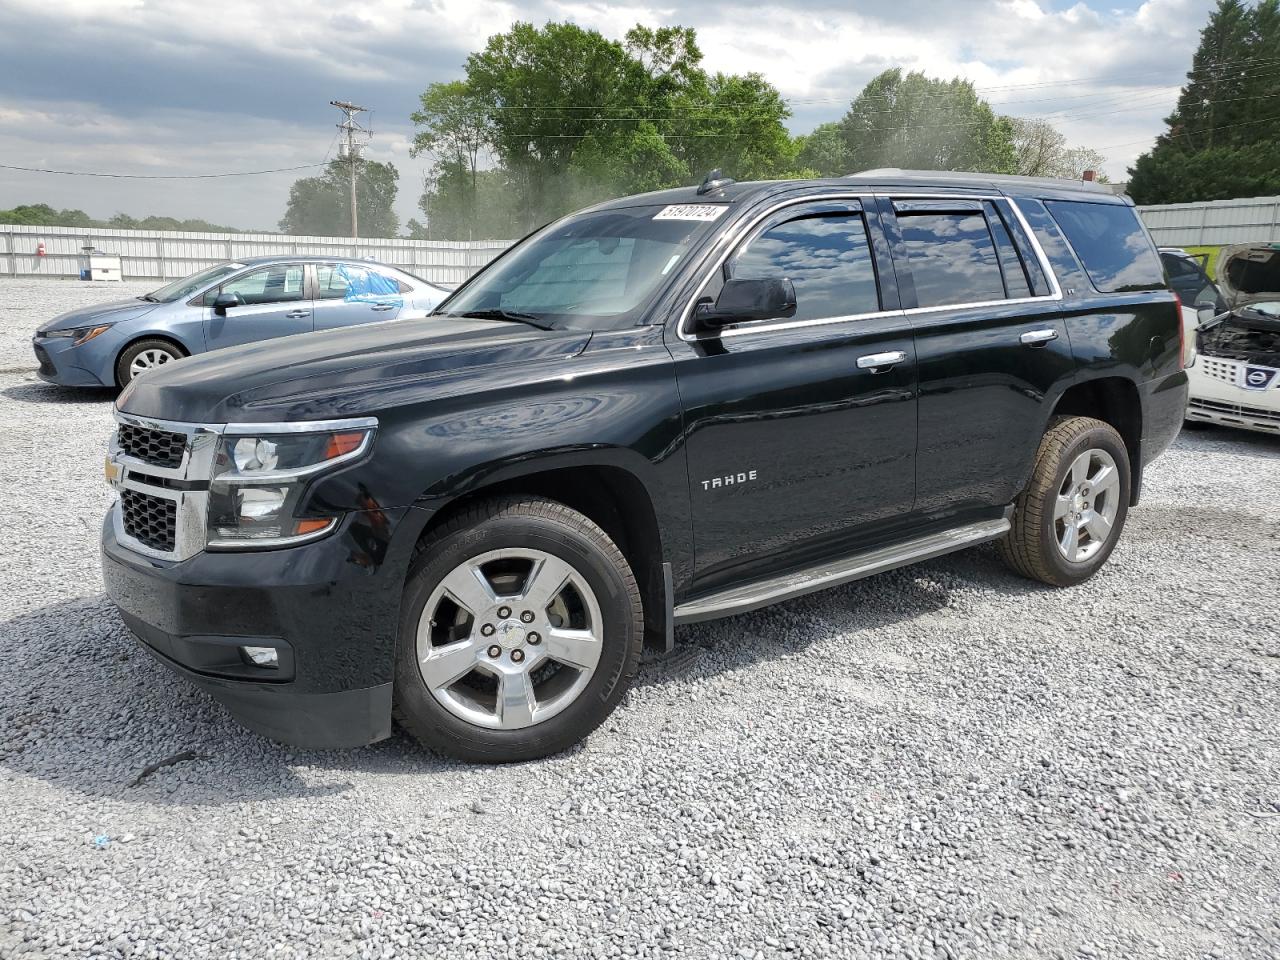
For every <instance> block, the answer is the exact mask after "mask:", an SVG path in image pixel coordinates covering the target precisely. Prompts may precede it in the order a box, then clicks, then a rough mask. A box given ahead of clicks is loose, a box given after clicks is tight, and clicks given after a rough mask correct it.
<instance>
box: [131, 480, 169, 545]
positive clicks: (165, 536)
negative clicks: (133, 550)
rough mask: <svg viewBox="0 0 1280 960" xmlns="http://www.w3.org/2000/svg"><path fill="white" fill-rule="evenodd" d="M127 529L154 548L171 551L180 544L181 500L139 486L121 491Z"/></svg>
mask: <svg viewBox="0 0 1280 960" xmlns="http://www.w3.org/2000/svg"><path fill="white" fill-rule="evenodd" d="M120 510H121V513H122V514H123V520H124V532H125V533H127V534H128V535H129V536H131V537H133V538H134V539H135V540H137V541H138V542H139V543H143V544H146V545H147V546H148V547H150V548H151V549H152V550H163V551H166V552H169V551H172V550H173V548H174V546H176V544H177V536H178V504H177V501H175V500H169V499H168V498H166V497H153V496H151V495H150V494H146V493H140V492H138V491H137V490H122V491H121V492H120Z"/></svg>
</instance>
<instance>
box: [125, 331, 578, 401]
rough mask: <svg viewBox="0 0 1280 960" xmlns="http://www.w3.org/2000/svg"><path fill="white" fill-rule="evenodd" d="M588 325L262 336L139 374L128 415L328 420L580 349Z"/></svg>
mask: <svg viewBox="0 0 1280 960" xmlns="http://www.w3.org/2000/svg"><path fill="white" fill-rule="evenodd" d="M590 339H591V334H590V333H589V332H584V331H566V330H537V329H534V328H532V327H526V326H522V325H519V324H515V323H504V322H495V321H491V320H468V319H455V318H443V317H426V318H423V319H421V320H391V321H387V322H385V323H376V324H368V325H365V326H358V327H345V328H342V329H338V330H331V331H325V332H321V333H304V334H299V335H297V336H293V337H282V338H280V339H277V340H263V341H260V342H258V343H252V344H247V345H245V346H242V347H230V348H227V349H224V350H217V351H214V352H212V353H206V354H201V355H199V356H195V357H190V358H188V359H186V360H182V361H180V362H178V363H174V364H170V365H166V366H164V367H160V368H158V369H156V370H153V371H150V372H148V373H145V374H143V375H142V376H140V377H138V378H137V379H136V380H134V381H133V383H132V384H131V385H130V386H129V387H128V388H127V389H126V390H125V391H124V392H123V393H122V394H121V395H120V398H119V400H118V401H117V404H116V405H117V407H118V408H119V409H120V410H121V411H122V412H124V413H129V414H133V415H134V416H139V417H154V418H156V419H161V420H178V421H182V422H184V423H245V422H263V423H270V422H279V421H285V420H326V419H336V418H340V417H354V416H363V415H366V414H374V413H377V412H378V410H379V409H382V408H384V407H385V406H386V405H387V404H388V403H393V402H397V401H405V400H413V399H418V398H420V399H429V398H430V397H431V396H432V395H437V394H439V393H440V392H441V391H442V390H443V391H447V392H448V393H450V394H455V395H456V394H457V393H464V392H466V391H467V390H468V386H467V383H468V381H470V382H473V383H478V382H479V381H480V380H481V379H482V378H484V377H485V376H486V375H487V374H488V373H489V372H491V371H492V370H494V369H495V368H496V367H503V368H505V367H508V366H509V365H520V366H522V367H523V366H524V365H527V364H529V363H533V362H536V361H539V360H549V359H553V358H564V357H568V356H573V355H576V354H577V353H580V352H581V351H582V350H583V348H584V347H585V346H586V345H587V342H588V341H589V340H590Z"/></svg>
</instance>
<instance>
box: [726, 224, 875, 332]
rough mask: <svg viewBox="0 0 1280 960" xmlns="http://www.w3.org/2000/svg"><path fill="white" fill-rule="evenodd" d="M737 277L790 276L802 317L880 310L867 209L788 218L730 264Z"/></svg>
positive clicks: (800, 317)
mask: <svg viewBox="0 0 1280 960" xmlns="http://www.w3.org/2000/svg"><path fill="white" fill-rule="evenodd" d="M729 269H730V275H731V276H732V277H733V278H734V279H735V280H760V279H770V278H773V277H786V278H788V279H790V280H791V282H792V284H794V285H795V288H796V313H795V317H794V319H796V320H821V319H828V318H831V317H848V316H854V315H856V314H861V313H875V312H876V311H878V310H879V309H880V295H879V292H878V290H877V288H876V272H875V266H874V265H873V263H872V260H871V245H870V243H869V242H868V239H867V228H866V225H865V224H864V223H863V222H862V216H861V214H856V213H854V214H839V215H815V216H807V217H801V218H799V219H796V220H788V221H787V222H786V223H780V224H778V225H777V226H773V227H770V228H769V229H768V230H766V231H765V232H764V233H762V234H760V236H758V237H756V238H755V239H754V240H752V241H751V243H750V244H749V245H748V246H747V248H746V249H745V250H743V251H742V253H740V254H739V255H738V256H737V257H736V258H735V259H734V260H733V261H732V262H731V264H730V268H729Z"/></svg>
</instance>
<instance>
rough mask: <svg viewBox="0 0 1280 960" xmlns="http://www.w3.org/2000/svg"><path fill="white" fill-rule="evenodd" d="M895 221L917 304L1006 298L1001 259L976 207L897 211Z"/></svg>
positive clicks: (979, 301)
mask: <svg viewBox="0 0 1280 960" xmlns="http://www.w3.org/2000/svg"><path fill="white" fill-rule="evenodd" d="M898 223H899V225H900V226H901V228H902V239H903V241H904V243H905V244H906V247H907V255H908V257H909V259H910V261H911V279H912V280H913V281H914V282H915V287H916V301H917V303H918V304H919V306H921V307H942V306H947V305H949V304H956V303H985V302H988V301H992V300H1003V299H1005V291H1004V278H1003V276H1002V273H1001V268H1000V258H999V255H998V254H997V252H996V247H995V244H994V243H993V242H992V239H991V231H990V230H988V229H987V218H986V217H985V216H983V214H982V212H981V211H979V210H974V211H964V212H957V213H899V214H898ZM1019 269H1021V268H1019ZM1025 282H1026V281H1025V277H1024V278H1023V284H1024V287H1023V290H1024V291H1025ZM1025 295H1026V294H1025V292H1023V293H1018V294H1015V296H1025Z"/></svg>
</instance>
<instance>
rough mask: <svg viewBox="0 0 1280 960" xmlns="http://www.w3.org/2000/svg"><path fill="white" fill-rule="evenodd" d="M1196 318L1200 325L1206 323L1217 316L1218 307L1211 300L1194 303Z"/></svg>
mask: <svg viewBox="0 0 1280 960" xmlns="http://www.w3.org/2000/svg"><path fill="white" fill-rule="evenodd" d="M1195 309H1196V316H1197V317H1198V318H1199V320H1200V322H1201V323H1208V322H1209V321H1210V320H1212V319H1213V318H1214V317H1216V316H1217V315H1218V305H1217V304H1216V303H1214V302H1213V301H1212V300H1199V301H1197V302H1196V308H1195Z"/></svg>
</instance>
